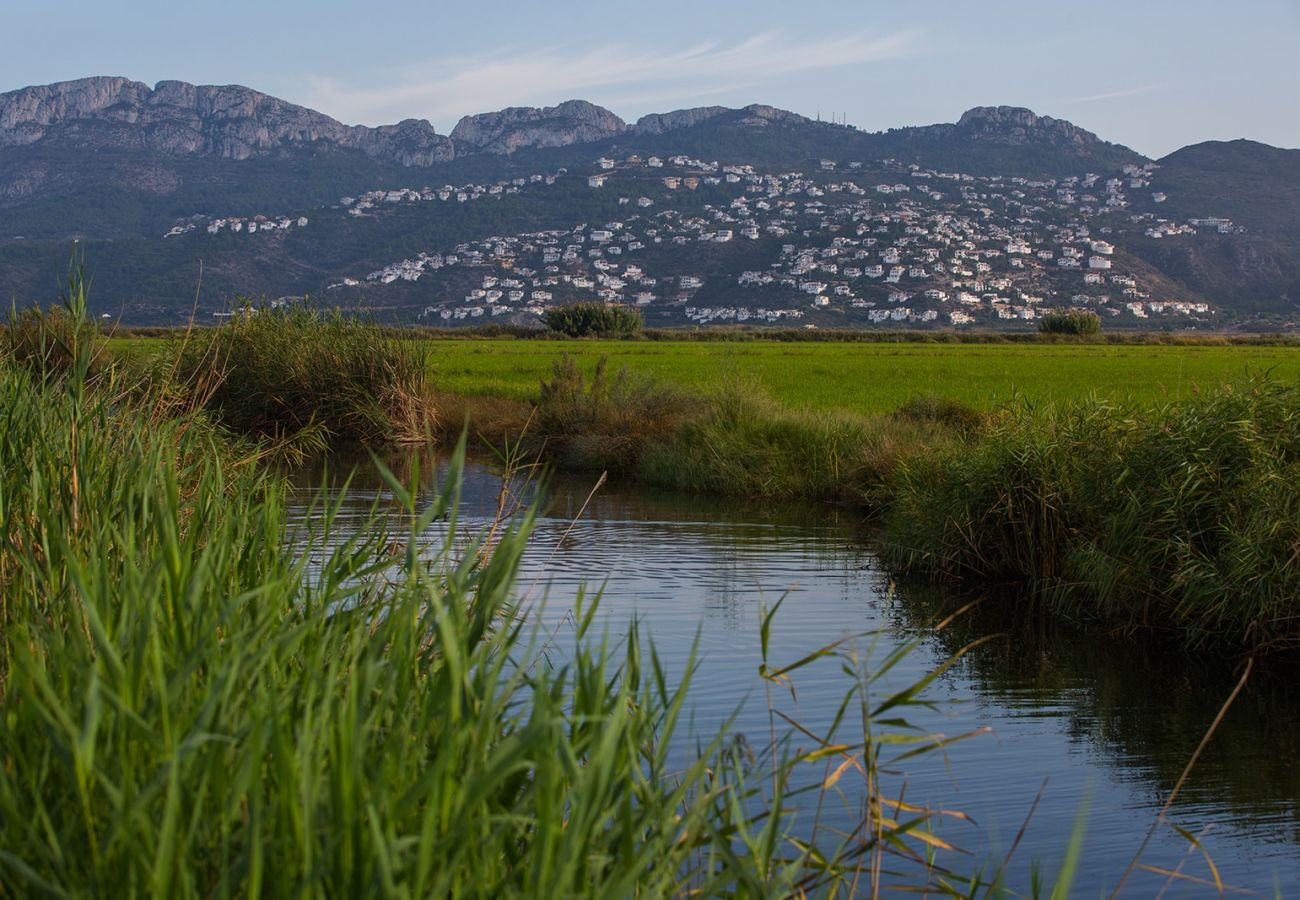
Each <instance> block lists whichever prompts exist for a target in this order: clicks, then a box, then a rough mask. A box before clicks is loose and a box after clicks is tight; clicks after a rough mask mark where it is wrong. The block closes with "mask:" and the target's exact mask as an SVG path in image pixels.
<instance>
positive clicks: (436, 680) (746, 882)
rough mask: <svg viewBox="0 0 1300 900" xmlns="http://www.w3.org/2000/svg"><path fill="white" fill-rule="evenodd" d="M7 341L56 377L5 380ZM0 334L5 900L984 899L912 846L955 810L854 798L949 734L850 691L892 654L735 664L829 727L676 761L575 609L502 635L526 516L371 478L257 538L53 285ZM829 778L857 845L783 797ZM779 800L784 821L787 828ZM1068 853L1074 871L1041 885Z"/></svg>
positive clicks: (628, 653)
mask: <svg viewBox="0 0 1300 900" xmlns="http://www.w3.org/2000/svg"><path fill="white" fill-rule="evenodd" d="M265 321H268V322H269V321H273V320H272V319H270V318H268V319H266V320H265ZM298 326H301V327H306V328H310V329H318V330H322V331H323V332H324V333H325V334H332V333H333V332H332V331H331V330H330V329H333V328H336V327H338V325H337V323H331V322H330V321H327V320H321V319H318V318H312V319H301V320H293V321H291V323H290V326H289V327H290V329H292V327H298ZM42 329H44V330H43V331H42ZM15 335H18V336H22V339H23V340H27V339H28V338H29V337H31V336H33V335H35V336H36V338H37V339H36V341H35V342H34V343H35V346H46V347H57V348H58V352H57V356H54V357H51V356H50V355H48V354H46V355H41V354H30V353H28V354H25V355H20V354H19V353H17V352H16V349H17V348H18V346H19V345H18V343H16V342H15V340H14V336H15ZM4 337H5V340H4V343H3V346H0V408H2V409H3V410H4V420H3V421H4V428H3V431H2V432H0V497H2V498H3V501H4V502H3V504H0V596H2V597H3V598H4V599H3V603H0V698H2V702H3V708H4V716H3V717H0V761H2V763H3V764H2V765H0V847H2V848H3V849H2V850H0V886H2V887H3V889H4V891H5V893H6V894H8V893H13V894H14V895H17V896H33V895H48V896H83V895H100V894H115V895H118V894H120V895H144V894H148V895H155V896H168V897H199V896H202V897H232V896H238V897H257V896H286V895H294V896H376V897H378V896H394V897H397V896H413V895H420V896H425V895H433V896H445V895H453V896H460V895H472V896H490V897H498V896H577V895H592V894H596V895H607V896H627V895H644V896H669V895H676V894H692V895H730V896H736V895H742V896H762V895H774V896H782V895H788V894H829V895H837V894H844V893H851V892H854V891H858V890H861V891H869V892H870V893H873V894H879V893H880V892H881V891H882V890H884V889H888V888H889V887H890V886H891V885H894V886H897V885H907V886H909V887H914V888H916V889H925V888H927V887H928V888H934V889H940V888H943V887H944V886H945V885H953V884H959V885H960V884H965V885H967V889H968V890H978V889H980V888H981V887H985V888H990V889H993V888H996V887H997V886H998V885H999V878H1000V874H999V873H1000V869H998V868H991V869H989V870H987V871H985V872H984V873H983V877H982V879H980V878H979V876H976V877H975V878H972V877H971V876H968V875H963V874H962V872H961V871H958V872H956V873H954V872H952V871H950V870H949V869H947V868H946V867H945V866H944V864H943V863H942V862H941V861H939V860H938V859H937V858H936V854H937V853H943V854H944V855H945V856H948V855H952V858H953V860H954V861H955V862H956V863H957V864H958V865H959V866H960V867H961V870H965V869H966V868H967V864H966V863H965V861H964V860H961V859H960V858H959V857H957V856H956V855H954V854H952V845H951V844H950V842H949V839H947V838H946V837H945V838H940V837H938V836H937V835H936V834H935V833H934V831H933V825H934V823H935V822H936V820H937V818H938V817H939V816H940V815H942V816H945V817H948V818H949V819H952V818H954V817H957V818H960V816H959V814H957V813H955V812H953V811H951V810H944V811H939V810H930V809H926V808H921V807H917V806H915V805H912V804H904V803H903V801H902V799H901V796H894V795H892V794H887V793H886V792H885V791H886V788H885V784H886V783H887V781H888V779H889V778H890V777H892V776H889V775H888V773H890V772H894V771H896V770H897V769H898V766H899V764H900V763H901V762H902V761H903V760H905V759H907V758H909V757H912V756H915V755H916V754H917V753H918V752H928V751H932V750H939V751H942V749H943V748H944V747H945V746H947V745H949V744H950V743H951V742H952V741H953V740H955V739H957V738H952V737H949V738H943V739H941V738H939V737H938V736H931V737H926V736H924V735H920V734H918V733H917V732H916V731H914V730H913V729H911V728H910V726H909V725H908V724H907V723H906V722H905V721H904V720H902V719H901V718H900V714H903V713H905V711H906V710H907V708H908V707H909V706H911V705H913V704H915V703H917V702H923V696H922V694H921V691H922V689H923V688H924V687H925V686H926V685H927V684H928V683H929V682H930V681H932V680H933V679H934V678H935V677H936V676H937V674H938V673H932V674H927V675H924V676H923V677H922V678H921V679H920V680H919V681H917V682H915V683H911V684H906V685H905V686H904V687H903V688H902V689H901V690H895V689H893V688H891V689H890V690H885V689H884V687H883V686H882V685H877V684H875V681H876V679H877V678H879V677H880V676H881V675H883V674H884V673H885V672H888V671H889V670H890V669H891V668H893V667H894V666H895V665H897V664H898V663H899V662H900V660H901V659H902V658H903V657H904V656H905V655H906V654H907V653H908V651H909V648H910V647H911V646H914V644H911V645H907V644H905V645H903V646H902V647H901V648H900V649H898V650H897V651H895V652H894V653H892V654H891V655H890V657H889V658H886V659H884V660H881V661H880V665H879V667H878V668H877V670H876V671H873V672H867V671H865V670H863V669H862V668H861V666H860V664H859V662H858V661H857V659H856V657H855V656H854V655H853V654H851V653H849V652H848V651H844V652H843V654H842V655H841V654H840V651H839V650H837V647H836V646H835V645H832V646H831V647H827V648H823V649H822V650H819V651H817V652H816V653H815V654H813V655H812V656H810V657H807V658H805V659H802V660H800V661H798V662H795V663H793V664H791V665H784V666H783V665H781V664H780V663H779V662H778V661H775V660H768V659H767V658H766V652H765V653H764V654H763V655H764V663H763V667H762V670H761V672H760V678H761V679H763V680H765V681H766V683H767V684H768V685H769V686H780V685H783V684H788V683H789V680H790V676H791V673H793V672H795V671H796V670H797V669H799V668H800V667H801V666H803V665H805V664H806V663H807V662H809V661H810V660H812V659H815V658H820V657H827V656H836V655H841V661H842V662H843V664H844V666H845V668H846V670H847V671H848V672H849V673H850V674H849V676H848V677H846V683H845V691H846V693H845V697H844V701H843V709H844V710H845V711H846V713H847V711H848V710H850V709H854V710H859V711H860V712H855V713H853V714H846V715H845V716H844V717H843V718H842V719H841V720H838V722H837V724H836V725H835V726H833V728H832V731H831V732H830V733H827V734H825V735H822V736H812V735H808V734H805V735H804V736H803V738H808V737H812V738H813V740H812V741H811V745H810V746H808V748H807V749H805V750H801V751H797V750H795V749H794V748H793V747H792V746H791V744H790V743H789V742H787V741H786V740H784V739H782V738H780V737H779V736H776V735H774V737H773V742H772V743H771V744H770V745H769V746H767V747H765V748H764V747H757V748H753V747H750V746H749V745H748V744H746V743H735V742H731V741H730V740H728V738H727V736H726V735H717V736H715V737H713V738H711V739H707V740H705V739H701V740H700V741H699V742H698V743H694V744H693V747H694V750H693V751H692V752H684V744H685V743H686V742H685V741H680V740H679V741H675V740H674V734H675V732H676V730H677V729H678V727H679V722H682V721H684V719H683V713H684V710H685V709H686V702H687V695H688V691H689V690H690V673H689V671H688V672H686V673H670V672H665V671H664V669H663V666H662V665H661V663H660V661H659V659H658V657H657V655H656V654H655V652H654V649H653V647H652V646H651V645H649V644H648V643H646V642H643V641H642V640H640V639H639V637H638V636H637V634H636V632H635V629H633V631H632V633H631V634H630V635H629V636H628V638H627V639H626V640H625V642H623V643H622V644H621V645H620V646H618V647H615V646H613V645H611V644H610V643H608V642H607V641H600V640H598V639H596V637H595V636H594V635H593V634H592V633H591V625H592V622H593V621H595V619H594V612H595V607H594V605H592V604H591V603H589V602H583V600H582V599H581V598H579V599H578V600H577V601H576V602H575V605H574V607H573V610H572V613H573V619H572V621H573V622H574V625H573V630H572V635H571V636H572V639H573V640H572V646H571V647H569V646H568V640H567V637H568V636H567V635H566V641H565V644H566V649H565V650H564V651H563V652H560V651H559V650H557V648H556V646H555V645H554V644H553V643H551V642H550V641H549V640H547V641H543V640H541V637H542V636H541V635H538V634H536V633H535V632H533V631H532V630H530V629H529V628H528V626H527V623H526V619H525V618H523V615H524V613H525V612H526V611H525V610H523V609H520V608H519V607H518V606H517V605H516V603H517V600H516V593H515V588H514V580H515V576H516V573H517V571H518V567H519V562H520V557H521V554H522V552H523V549H524V547H525V545H526V543H527V541H528V538H529V533H530V529H531V526H532V521H533V520H532V515H531V513H528V512H527V511H525V512H523V513H521V514H520V515H519V516H517V517H512V518H507V519H502V520H500V521H498V522H497V523H496V524H495V525H494V526H493V527H492V528H491V529H489V530H488V531H486V532H484V533H480V534H468V533H466V532H465V531H464V529H463V528H462V527H461V526H460V524H459V521H458V517H457V510H456V506H455V502H454V498H455V497H456V496H457V492H458V478H457V473H458V472H459V465H460V462H459V459H460V457H458V461H457V462H456V463H454V464H453V469H452V477H451V478H450V479H449V481H448V482H447V484H446V485H445V487H444V489H443V490H441V491H440V492H438V493H437V494H436V495H434V496H421V495H419V494H418V493H417V491H416V489H415V488H414V487H411V486H408V485H406V484H404V483H403V482H402V481H400V480H398V479H397V478H395V477H393V476H392V475H391V474H390V473H387V470H384V472H385V477H386V478H387V482H388V488H389V491H390V492H391V497H392V498H393V499H392V502H391V504H380V505H376V507H375V508H374V509H373V510H372V512H371V514H370V515H369V516H368V517H366V518H365V519H364V520H363V521H360V522H358V521H351V520H350V521H348V522H347V523H346V524H345V523H344V522H342V521H340V520H339V518H338V516H339V510H340V507H339V505H338V504H337V503H336V501H335V500H334V499H333V498H331V497H330V496H329V495H328V494H325V493H318V494H314V495H311V496H308V497H306V498H301V497H299V498H297V502H303V501H304V500H305V502H306V503H307V507H308V508H307V510H306V512H305V514H303V515H301V516H300V517H298V518H297V519H296V520H295V522H296V524H294V525H293V526H292V527H291V526H290V520H289V518H288V516H287V513H286V507H287V501H288V494H287V491H288V487H287V483H286V482H285V481H284V480H283V479H282V478H281V477H279V476H277V475H275V474H272V473H268V472H266V471H264V470H262V469H260V468H258V467H257V466H256V465H255V463H254V461H253V457H254V455H255V454H256V451H257V450H258V448H257V447H256V446H250V445H249V444H248V443H247V441H246V439H244V438H239V437H235V436H233V435H232V434H231V433H230V432H228V431H226V430H224V429H223V428H222V427H221V426H220V425H218V424H214V422H213V420H212V418H211V417H210V415H209V413H208V412H207V411H206V410H205V409H204V408H203V404H202V403H199V402H196V398H194V397H188V398H187V397H186V396H185V395H184V393H183V392H184V383H183V382H177V381H174V380H171V379H170V378H167V377H165V375H164V374H162V373H163V372H165V371H166V370H160V369H157V368H154V369H151V370H149V372H148V373H147V374H142V373H141V371H140V370H138V369H133V368H128V367H124V366H122V365H121V364H119V363H115V362H114V363H110V364H107V365H103V366H99V367H97V366H96V365H95V364H94V363H95V360H96V359H97V358H100V354H101V351H102V345H101V343H100V340H99V337H98V335H97V334H95V332H94V330H93V328H90V327H89V325H88V323H87V320H86V316H85V294H84V282H81V281H80V280H77V279H74V281H73V283H72V284H71V286H70V289H69V296H68V301H67V305H66V309H65V313H63V314H60V316H59V318H57V319H42V318H33V319H30V320H28V321H27V322H26V323H25V327H24V328H22V329H15V330H11V331H6V332H4ZM250 347H252V348H262V349H264V350H268V351H269V350H272V349H282V348H277V345H275V344H272V343H269V342H266V341H256V340H255V341H254V342H252V343H250ZM249 352H252V351H251V350H250V351H249ZM258 371H263V372H273V371H275V370H272V369H269V368H261V369H259V370H258ZM158 379H162V380H161V382H160V381H159V380H158ZM337 386H338V383H337V382H325V383H324V388H325V389H335V388H337ZM586 393H590V392H589V391H588V392H586ZM322 405H329V404H328V403H327V402H325V401H323V402H322ZM250 450H252V451H253V453H252V454H250ZM413 483H418V476H416V477H415V478H414V479H413ZM439 523H443V524H439ZM774 613H775V610H772V611H771V612H770V613H769V614H768V615H766V616H765V617H764V620H763V623H762V628H761V633H760V636H759V639H760V640H761V642H762V646H763V647H766V646H767V644H768V631H769V629H770V628H771V627H772V615H773V614H774ZM868 698H870V702H871V705H870V706H868V705H867V703H868ZM774 722H775V719H774ZM840 732H842V734H841V733H840ZM803 738H801V740H803ZM755 751H757V755H756V754H755ZM855 773H857V774H855ZM859 775H860V777H861V778H862V779H863V780H862V782H861V789H860V793H861V796H862V810H863V816H864V818H863V819H862V821H861V823H860V826H859V827H858V828H857V829H855V830H854V832H853V833H852V834H847V835H839V834H836V833H834V832H832V831H830V830H829V829H823V830H821V831H819V830H818V827H817V824H816V822H817V814H816V813H813V812H811V811H812V810H813V809H815V808H817V792H819V791H821V790H822V789H823V785H824V784H825V785H826V786H827V787H829V786H831V785H834V784H835V783H836V782H840V779H841V776H844V777H845V778H856V777H859ZM846 783H847V782H841V788H842V787H843V785H844V784H846ZM801 795H806V796H805V797H804V799H803V800H801V801H799V806H800V808H802V809H804V810H805V811H808V812H810V815H811V818H803V817H800V818H798V819H796V818H795V816H794V815H793V812H794V810H795V808H796V806H795V802H796V801H797V800H799V798H800V796H801ZM900 813H906V814H905V815H900ZM948 830H951V826H950V827H949V829H948ZM812 836H816V839H815V841H814V840H813V839H812ZM1075 858H1077V846H1076V847H1075V849H1074V850H1072V851H1071V853H1069V854H1068V855H1067V861H1066V864H1065V865H1064V866H1063V869H1062V872H1061V890H1066V889H1068V886H1069V881H1070V877H1071V873H1072V871H1073V862H1071V860H1073V859H1075Z"/></svg>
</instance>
